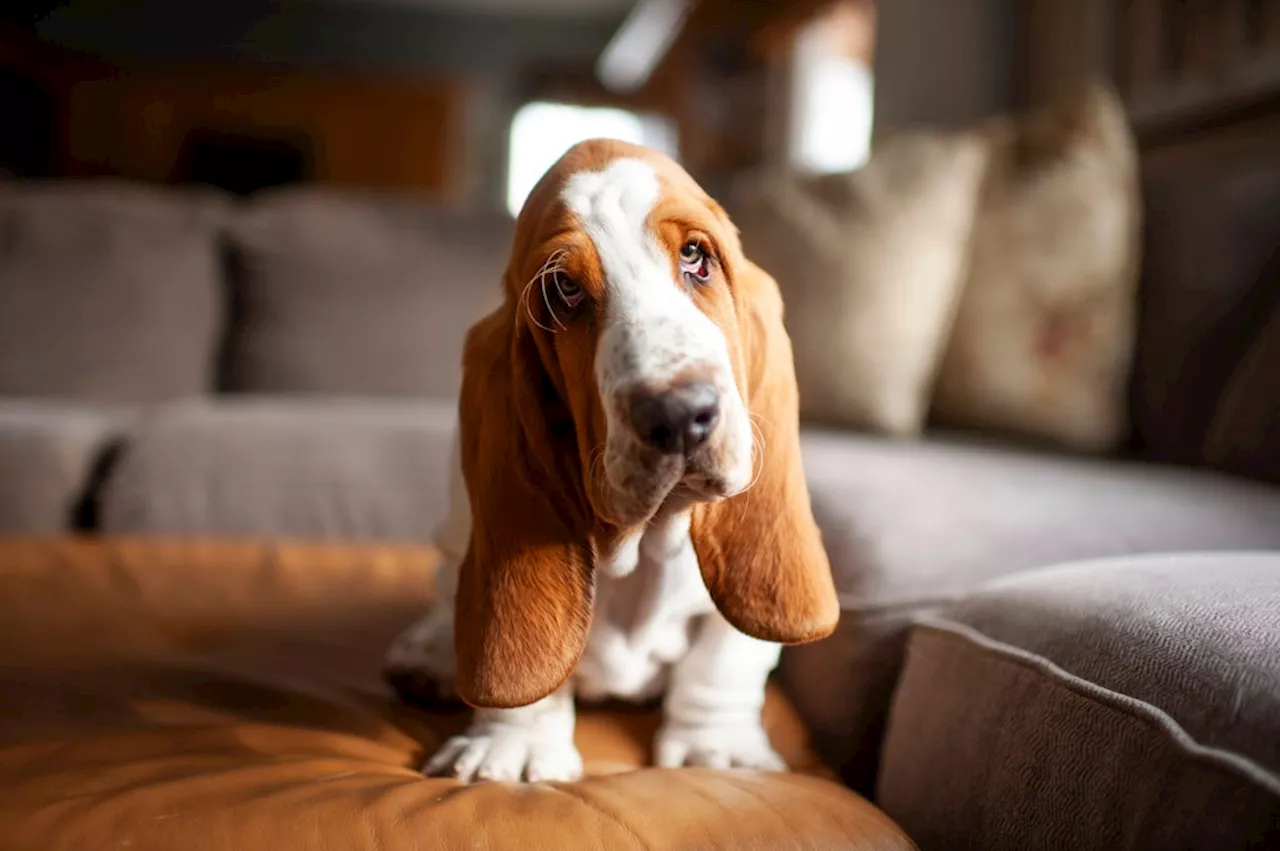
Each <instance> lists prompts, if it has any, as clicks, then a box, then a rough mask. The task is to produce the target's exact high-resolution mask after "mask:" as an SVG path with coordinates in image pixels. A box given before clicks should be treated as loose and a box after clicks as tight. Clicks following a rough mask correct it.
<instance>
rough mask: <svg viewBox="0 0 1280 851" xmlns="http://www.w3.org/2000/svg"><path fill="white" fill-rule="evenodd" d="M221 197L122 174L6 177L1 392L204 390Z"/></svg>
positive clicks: (147, 398)
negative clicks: (36, 179)
mask: <svg viewBox="0 0 1280 851" xmlns="http://www.w3.org/2000/svg"><path fill="white" fill-rule="evenodd" d="M224 203H225V199H223V198H222V197H221V196H218V195H215V194H213V193H211V192H205V191H191V192H177V191H173V190H165V189H159V188H152V187H144V186H135V185H130V184H126V183H122V182H117V181H84V182H81V181H68V182H51V183H27V182H21V181H19V182H12V183H8V182H6V183H0V395H4V396H28V397H51V396H56V397H71V398H76V399H80V400H92V401H98V402H112V403H145V402H156V401H161V400H166V399H175V398H181V397H186V396H195V395H198V394H202V393H204V392H206V391H208V390H209V389H210V387H211V386H212V383H213V376H214V373H215V369H214V366H215V363H216V352H217V338H218V334H219V332H220V328H221V322H222V309H221V306H222V301H223V298H224V296H223V293H222V292H221V291H220V286H221V282H220V276H221V268H220V261H219V252H218V243H217V228H218V225H219V223H220V220H221V218H222V213H223V212H224V209H225V207H224Z"/></svg>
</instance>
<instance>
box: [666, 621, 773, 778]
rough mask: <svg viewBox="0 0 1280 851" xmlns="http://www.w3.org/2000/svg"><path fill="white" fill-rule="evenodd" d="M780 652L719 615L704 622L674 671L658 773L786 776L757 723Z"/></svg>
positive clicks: (669, 691) (766, 737)
mask: <svg viewBox="0 0 1280 851" xmlns="http://www.w3.org/2000/svg"><path fill="white" fill-rule="evenodd" d="M781 651H782V648H781V646H780V645H777V644H770V643H768V642H764V641H759V640H757V639H754V638H751V637H749V636H747V635H744V634H743V633H741V632H739V631H738V630H736V629H734V628H733V627H732V626H730V625H729V623H728V622H727V621H725V619H724V618H723V617H721V616H720V613H719V612H712V613H711V614H709V615H707V616H706V617H705V618H704V619H703V622H702V624H701V626H700V629H699V632H698V636H697V638H695V639H694V643H693V646H692V647H691V648H690V649H689V653H688V654H687V655H686V656H685V657H684V658H682V659H681V660H680V661H679V662H677V663H676V664H675V666H674V669H673V670H672V674H671V682H670V685H669V686H668V689H667V697H666V701H665V703H664V704H663V724H662V728H661V729H660V730H659V731H658V736H657V740H656V742H655V746H654V752H655V756H656V758H657V763H658V765H660V766H663V767H667V768H675V767H679V766H685V765H702V766H709V767H712V768H753V769H760V770H767V771H785V770H786V768H787V765H786V763H785V762H783V760H782V758H781V757H779V756H778V755H777V754H776V753H774V750H773V747H772V746H771V745H770V744H769V737H768V736H767V735H765V731H764V727H763V726H762V724H761V721H760V710H761V709H762V708H763V706H764V689H765V682H766V681H767V680H768V678H769V673H770V672H771V671H772V670H773V669H774V668H775V667H776V666H777V664H778V657H779V655H780V654H781Z"/></svg>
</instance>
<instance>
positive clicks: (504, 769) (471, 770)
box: [422, 725, 582, 783]
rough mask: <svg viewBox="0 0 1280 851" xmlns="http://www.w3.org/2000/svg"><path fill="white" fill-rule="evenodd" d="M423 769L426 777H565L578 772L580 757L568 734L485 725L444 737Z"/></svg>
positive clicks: (535, 780)
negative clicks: (442, 742)
mask: <svg viewBox="0 0 1280 851" xmlns="http://www.w3.org/2000/svg"><path fill="white" fill-rule="evenodd" d="M422 771H423V774H426V775H427V776H428V777H456V778H457V779H459V780H461V781H463V782H464V783H470V782H471V781H472V780H511V781H518V780H525V781H528V782H530V783H538V782H541V781H549V780H561V781H569V780H578V779H580V778H581V777H582V757H581V756H580V755H579V754H578V749H577V748H575V747H574V746H573V739H572V737H569V738H565V737H563V736H560V735H546V734H544V733H540V732H539V731H537V730H528V729H524V728H522V727H518V726H497V725H494V726H490V725H485V726H482V727H480V728H478V729H475V728H473V729H472V730H468V731H467V732H466V733H465V734H464V735H461V736H454V737H453V738H451V739H449V741H447V742H445V743H444V747H442V748H441V749H440V751H439V752H438V753H437V754H436V755H435V756H433V757H432V758H431V760H430V761H428V762H427V765H426V767H425V768H424V769H423V770H422Z"/></svg>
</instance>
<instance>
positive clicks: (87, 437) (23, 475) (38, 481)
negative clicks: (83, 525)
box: [0, 399, 129, 535]
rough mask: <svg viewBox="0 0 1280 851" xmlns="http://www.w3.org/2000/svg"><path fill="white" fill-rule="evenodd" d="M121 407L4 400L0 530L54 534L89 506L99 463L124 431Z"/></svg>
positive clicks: (126, 418)
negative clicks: (87, 501)
mask: <svg viewBox="0 0 1280 851" xmlns="http://www.w3.org/2000/svg"><path fill="white" fill-rule="evenodd" d="M128 421H129V414H128V413H127V412H125V411H123V410H116V409H112V408H109V407H98V406H92V405H78V404H76V403H74V402H57V401H43V400H15V399H9V400H2V401H0V535H52V534H57V533H60V532H62V533H65V532H69V531H71V530H72V529H73V528H75V527H76V526H77V524H78V522H79V521H80V520H82V519H84V517H83V516H82V515H81V514H80V512H81V510H87V505H86V500H87V499H88V498H89V496H90V494H89V489H90V484H91V481H92V479H93V473H94V471H95V468H96V467H97V465H98V464H99V463H100V462H102V461H104V460H105V458H106V455H107V453H108V452H109V451H110V450H111V448H112V447H113V446H114V445H115V444H116V442H117V441H118V440H119V439H120V438H121V436H122V435H123V434H124V432H125V430H126V428H127V425H128Z"/></svg>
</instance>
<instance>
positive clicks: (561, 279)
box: [555, 273, 587, 308]
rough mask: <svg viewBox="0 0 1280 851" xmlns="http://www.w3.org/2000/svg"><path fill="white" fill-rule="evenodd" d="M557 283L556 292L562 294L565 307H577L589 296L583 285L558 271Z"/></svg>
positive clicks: (561, 297) (561, 299) (561, 298)
mask: <svg viewBox="0 0 1280 851" xmlns="http://www.w3.org/2000/svg"><path fill="white" fill-rule="evenodd" d="M555 285H556V294H557V295H559V296H560V301H562V302H564V306H565V307H568V308H574V307H577V306H578V305H579V304H581V303H582V300H583V299H584V298H586V297H587V294H586V293H585V292H583V291H582V287H580V286H578V285H577V284H576V283H574V282H573V281H572V280H570V279H569V278H566V277H565V276H564V275H561V274H559V273H556V280H555Z"/></svg>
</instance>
